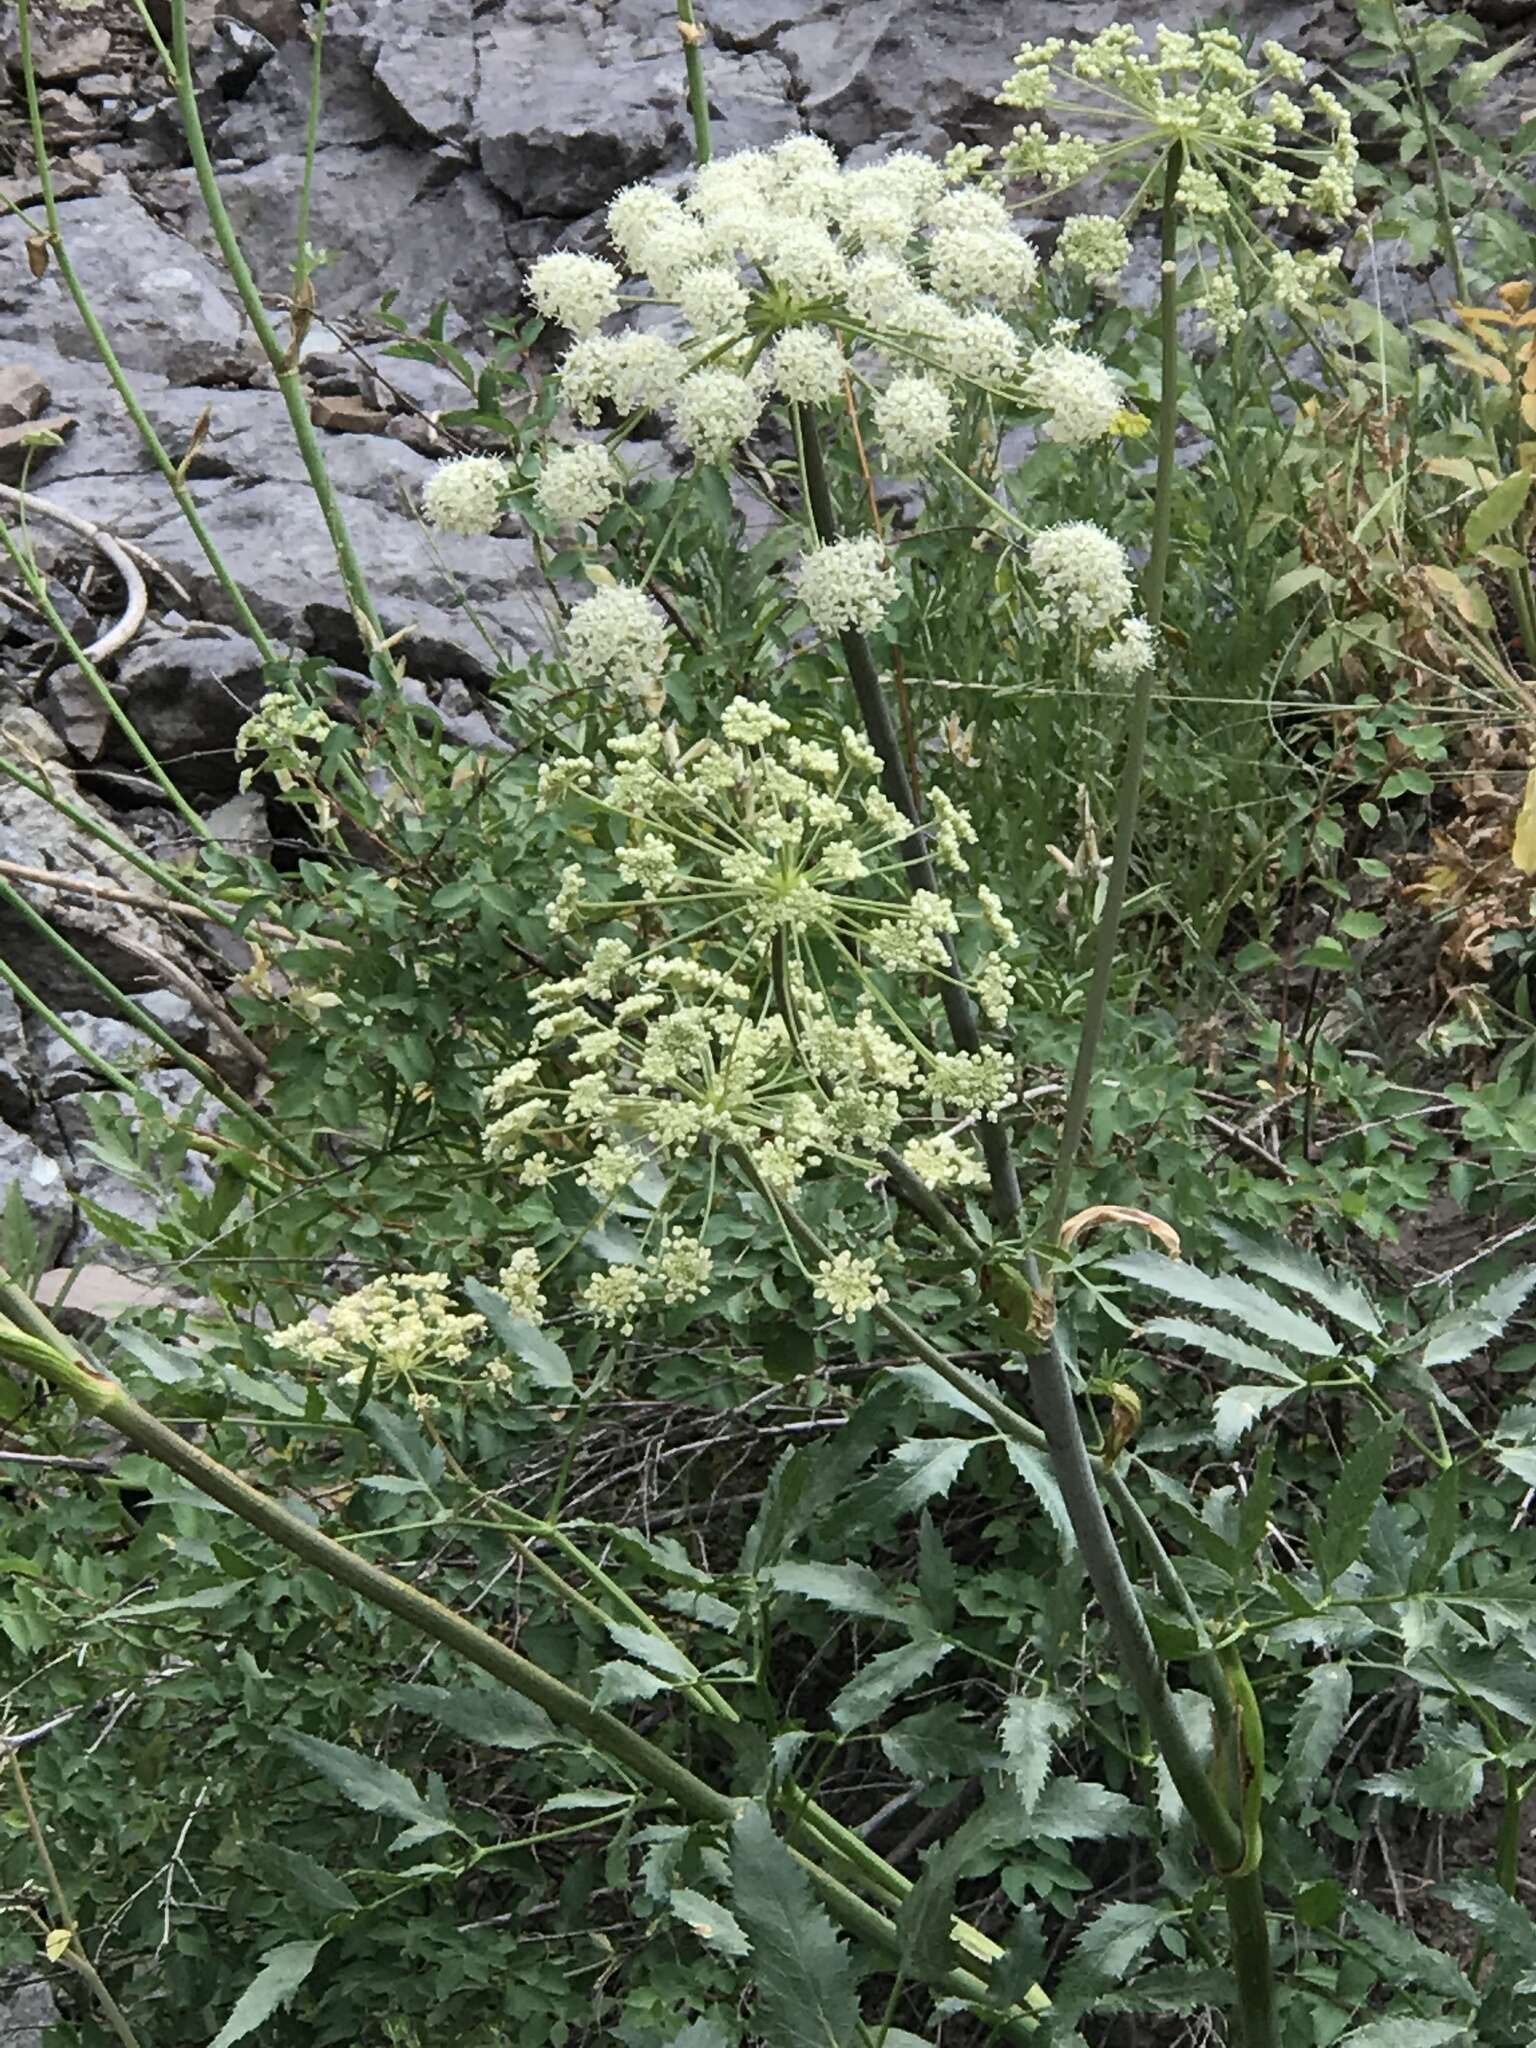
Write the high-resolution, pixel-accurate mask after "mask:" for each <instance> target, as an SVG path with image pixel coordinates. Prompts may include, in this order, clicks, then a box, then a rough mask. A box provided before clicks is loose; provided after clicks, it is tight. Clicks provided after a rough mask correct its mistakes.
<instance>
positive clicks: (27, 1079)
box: [0, 988, 36, 1124]
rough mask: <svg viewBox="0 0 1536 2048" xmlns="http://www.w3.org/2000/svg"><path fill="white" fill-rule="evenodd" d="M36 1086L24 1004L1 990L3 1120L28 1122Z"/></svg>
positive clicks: (0, 1093)
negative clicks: (23, 1019) (24, 1022)
mask: <svg viewBox="0 0 1536 2048" xmlns="http://www.w3.org/2000/svg"><path fill="white" fill-rule="evenodd" d="M35 1085H36V1076H35V1075H34V1073H33V1071H32V1055H31V1052H30V1051H29V1049H28V1046H27V1037H26V1030H25V1027H24V1025H23V1022H22V1016H21V1005H20V1004H19V1003H18V1002H17V1000H16V998H15V997H14V996H13V995H12V994H11V992H10V990H9V989H8V988H0V1118H3V1119H4V1121H5V1122H7V1123H13V1124H14V1123H23V1122H25V1120H26V1118H27V1115H28V1113H29V1112H30V1110H31V1107H32V1091H33V1089H34V1087H35Z"/></svg>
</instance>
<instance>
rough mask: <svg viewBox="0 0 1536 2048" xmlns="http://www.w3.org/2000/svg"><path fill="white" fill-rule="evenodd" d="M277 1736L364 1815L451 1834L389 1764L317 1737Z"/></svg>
mask: <svg viewBox="0 0 1536 2048" xmlns="http://www.w3.org/2000/svg"><path fill="white" fill-rule="evenodd" d="M276 1732H277V1739H278V1741H279V1742H281V1743H282V1744H283V1746H284V1748H285V1749H291V1750H292V1751H293V1753H294V1755H295V1756H297V1757H299V1758H301V1759H302V1761H303V1762H305V1763H307V1764H308V1765H309V1766H310V1768H311V1769H312V1770H316V1771H318V1772H319V1773H320V1775H321V1777H322V1778H326V1779H328V1780H329V1781H330V1783H331V1784H333V1785H334V1786H335V1787H336V1789H337V1791H338V1792H340V1793H342V1794H343V1795H344V1796H345V1797H346V1798H348V1799H350V1800H351V1802H352V1804H353V1805H354V1806H360V1807H361V1808H362V1809H363V1811H364V1813H392V1814H394V1816H395V1817H396V1819H398V1820H404V1821H409V1822H411V1823H412V1824H413V1827H414V1828H425V1829H427V1830H428V1831H429V1835H431V1834H447V1833H449V1832H451V1831H452V1829H453V1823H452V1821H450V1820H445V1819H444V1818H443V1816H442V1815H441V1814H437V1813H434V1812H433V1811H432V1809H431V1808H430V1807H429V1806H428V1805H427V1803H426V1801H425V1800H424V1799H423V1798H422V1796H421V1794H420V1793H419V1792H418V1791H417V1790H416V1787H415V1786H414V1785H413V1784H412V1783H411V1781H410V1779H409V1778H407V1777H404V1776H402V1774H401V1773H400V1772H399V1771H396V1770H392V1769H391V1768H390V1766H389V1765H388V1764H381V1763H379V1762H377V1761H376V1759H375V1758H373V1757H371V1756H362V1755H360V1754H359V1752H358V1751H357V1750H355V1749H343V1748H342V1746H341V1744H340V1743H337V1742H322V1741H321V1740H320V1738H319V1737H318V1736H317V1735H301V1734H299V1733H298V1732H297V1731H296V1730H295V1729H292V1728H279V1729H278V1730H277V1731H276ZM429 1835H421V1834H417V1835H416V1837H415V1839H416V1840H417V1841H424V1840H427V1839H428V1838H429Z"/></svg>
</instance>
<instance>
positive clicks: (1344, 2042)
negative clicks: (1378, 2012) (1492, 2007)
mask: <svg viewBox="0 0 1536 2048" xmlns="http://www.w3.org/2000/svg"><path fill="white" fill-rule="evenodd" d="M1468 2038H1469V2037H1468V2033H1467V2029H1466V2027H1465V2026H1464V2025H1463V2024H1462V2022H1461V2021H1460V2020H1410V2019H1385V2020H1371V2021H1369V2022H1368V2023H1367V2024H1366V2025H1365V2026H1363V2027H1351V2028H1350V2030H1349V2032H1348V2033H1347V2034H1345V2035H1343V2036H1342V2037H1341V2038H1340V2040H1339V2041H1338V2042H1337V2043H1336V2048H1448V2044H1449V2043H1450V2042H1452V2041H1458V2042H1463V2041H1466V2040H1467V2039H1468Z"/></svg>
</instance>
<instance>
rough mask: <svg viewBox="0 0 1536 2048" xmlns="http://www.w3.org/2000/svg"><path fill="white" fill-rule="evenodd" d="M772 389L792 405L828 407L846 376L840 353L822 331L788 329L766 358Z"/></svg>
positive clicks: (822, 328)
mask: <svg viewBox="0 0 1536 2048" xmlns="http://www.w3.org/2000/svg"><path fill="white" fill-rule="evenodd" d="M768 367H769V371H770V374H771V375H772V378H773V384H774V389H775V390H776V391H777V392H778V393H779V394H780V396H781V397H784V398H787V399H788V400H789V401H790V403H791V404H792V405H831V404H833V403H834V402H835V401H836V400H837V399H839V398H841V397H842V395H843V382H844V379H845V378H846V376H847V374H848V368H847V364H846V363H845V362H844V361H843V352H842V350H841V349H840V348H839V347H838V345H837V342H836V340H835V339H834V338H833V336H832V335H831V334H829V333H828V332H827V330H826V328H824V327H791V328H789V329H788V330H787V331H786V332H785V333H783V334H781V335H780V336H779V338H778V340H777V341H776V342H775V343H774V345H773V348H772V350H771V352H770V354H769V357H768Z"/></svg>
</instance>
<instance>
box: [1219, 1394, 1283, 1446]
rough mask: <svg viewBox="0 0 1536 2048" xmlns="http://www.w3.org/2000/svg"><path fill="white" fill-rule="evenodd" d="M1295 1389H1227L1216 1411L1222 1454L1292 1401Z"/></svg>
mask: <svg viewBox="0 0 1536 2048" xmlns="http://www.w3.org/2000/svg"><path fill="white" fill-rule="evenodd" d="M1295 1392H1296V1389H1295V1388H1294V1387H1253V1386H1250V1387H1226V1388H1224V1389H1223V1390H1222V1392H1221V1393H1219V1394H1218V1395H1217V1396H1216V1405H1215V1408H1214V1410H1213V1412H1212V1434H1213V1436H1214V1438H1215V1443H1216V1448H1217V1450H1218V1451H1230V1450H1232V1449H1233V1448H1234V1446H1235V1445H1237V1444H1239V1443H1241V1441H1242V1439H1243V1438H1244V1437H1245V1436H1246V1435H1247V1434H1248V1432H1249V1430H1250V1429H1252V1427H1253V1425H1254V1424H1255V1423H1256V1422H1257V1421H1258V1420H1259V1419H1260V1417H1261V1416H1264V1415H1267V1414H1268V1413H1269V1411H1270V1409H1271V1408H1278V1407H1279V1405H1280V1403H1281V1402H1282V1401H1289V1400H1290V1398H1291V1396H1292V1395H1293V1394H1294V1393H1295Z"/></svg>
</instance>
